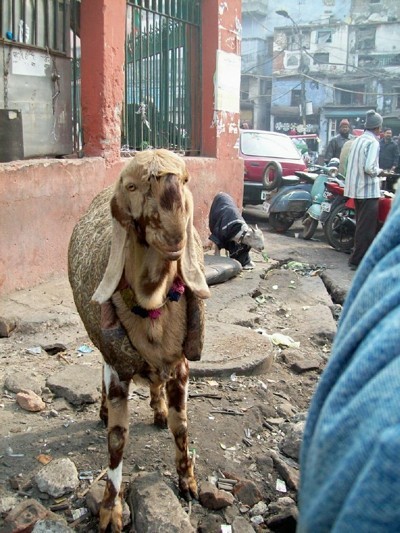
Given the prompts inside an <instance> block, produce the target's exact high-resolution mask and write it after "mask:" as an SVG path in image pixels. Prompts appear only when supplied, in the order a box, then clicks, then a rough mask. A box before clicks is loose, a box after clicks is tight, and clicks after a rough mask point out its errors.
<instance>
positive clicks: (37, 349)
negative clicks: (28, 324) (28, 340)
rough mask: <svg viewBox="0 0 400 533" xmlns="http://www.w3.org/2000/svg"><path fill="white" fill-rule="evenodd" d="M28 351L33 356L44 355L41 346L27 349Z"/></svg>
mask: <svg viewBox="0 0 400 533" xmlns="http://www.w3.org/2000/svg"><path fill="white" fill-rule="evenodd" d="M26 351H27V352H28V353H30V354H32V355H39V354H41V353H42V348H41V346H32V348H27V349H26Z"/></svg>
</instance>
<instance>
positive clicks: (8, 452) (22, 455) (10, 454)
mask: <svg viewBox="0 0 400 533" xmlns="http://www.w3.org/2000/svg"><path fill="white" fill-rule="evenodd" d="M7 455H8V457H25V454H24V453H14V451H13V449H12V448H11V446H9V447H8V448H7Z"/></svg>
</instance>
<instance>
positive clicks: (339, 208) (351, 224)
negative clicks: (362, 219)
mask: <svg viewBox="0 0 400 533" xmlns="http://www.w3.org/2000/svg"><path fill="white" fill-rule="evenodd" d="M326 187H327V189H328V190H329V192H330V194H332V196H333V197H334V198H333V201H332V203H330V202H329V201H328V202H326V204H325V206H324V204H322V208H323V209H324V210H323V211H322V214H321V221H322V222H323V227H324V232H325V237H326V240H327V241H328V243H329V244H330V245H331V246H332V248H335V249H336V250H338V251H340V252H346V253H349V252H350V251H351V250H352V248H353V246H354V235H355V229H356V214H355V203H354V200H353V199H352V198H346V197H345V196H344V182H341V181H340V180H337V182H327V183H326ZM393 197H394V194H393V193H391V192H388V191H381V197H380V198H379V209H378V231H379V229H380V228H381V227H382V226H383V224H384V222H385V220H386V218H387V216H388V214H389V211H390V208H391V205H392V198H393ZM331 200H332V198H331Z"/></svg>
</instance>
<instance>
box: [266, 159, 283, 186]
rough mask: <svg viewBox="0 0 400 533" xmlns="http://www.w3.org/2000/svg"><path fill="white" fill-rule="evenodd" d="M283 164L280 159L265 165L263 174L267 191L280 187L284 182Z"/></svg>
mask: <svg viewBox="0 0 400 533" xmlns="http://www.w3.org/2000/svg"><path fill="white" fill-rule="evenodd" d="M282 173H283V171H282V165H281V164H280V163H278V161H271V163H268V165H267V166H266V167H265V170H264V176H263V187H264V189H265V190H267V191H273V190H274V189H278V187H280V185H281V183H282Z"/></svg>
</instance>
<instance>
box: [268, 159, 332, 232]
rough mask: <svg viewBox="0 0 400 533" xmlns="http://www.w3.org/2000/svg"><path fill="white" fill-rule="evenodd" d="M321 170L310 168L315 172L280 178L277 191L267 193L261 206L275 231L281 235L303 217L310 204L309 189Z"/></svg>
mask: <svg viewBox="0 0 400 533" xmlns="http://www.w3.org/2000/svg"><path fill="white" fill-rule="evenodd" d="M321 168H322V167H317V166H315V167H312V169H311V170H314V169H315V170H316V171H317V172H313V171H311V172H303V171H296V172H295V175H294V176H284V177H282V175H281V176H280V181H279V183H280V185H279V187H278V189H277V191H276V192H271V193H269V197H268V198H267V199H266V201H265V202H264V204H263V208H264V210H265V211H266V212H267V214H268V217H269V223H270V225H271V226H272V227H273V228H274V230H275V231H277V232H279V233H283V232H284V231H286V230H288V229H289V228H290V227H291V226H292V224H293V223H294V221H295V220H296V219H299V218H302V217H303V216H304V214H305V213H306V211H307V209H308V208H309V207H310V205H311V203H312V197H311V189H312V187H313V184H314V182H315V180H316V178H317V177H318V172H320V169H321Z"/></svg>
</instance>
